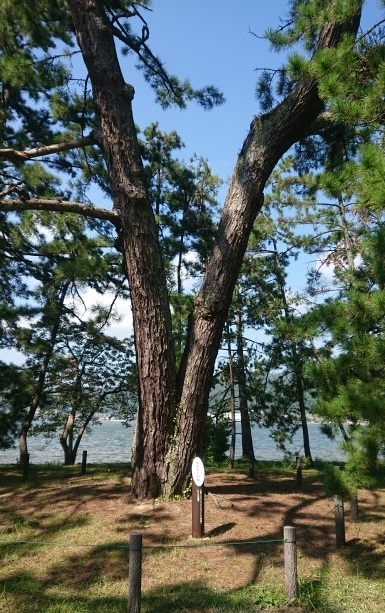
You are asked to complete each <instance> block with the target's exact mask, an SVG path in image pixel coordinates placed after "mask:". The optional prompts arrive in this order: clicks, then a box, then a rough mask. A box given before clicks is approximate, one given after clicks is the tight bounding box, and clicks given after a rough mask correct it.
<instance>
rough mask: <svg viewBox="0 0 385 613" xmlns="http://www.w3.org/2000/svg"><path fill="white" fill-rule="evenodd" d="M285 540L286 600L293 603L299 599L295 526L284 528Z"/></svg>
mask: <svg viewBox="0 0 385 613" xmlns="http://www.w3.org/2000/svg"><path fill="white" fill-rule="evenodd" d="M283 540H284V558H285V588H286V598H287V600H288V601H289V602H293V601H295V600H297V597H298V575H297V540H296V529H295V528H294V527H293V526H285V527H284V529H283Z"/></svg>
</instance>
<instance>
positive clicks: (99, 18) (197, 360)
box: [67, 0, 359, 497]
mask: <svg viewBox="0 0 385 613" xmlns="http://www.w3.org/2000/svg"><path fill="white" fill-rule="evenodd" d="M67 3H68V6H69V8H70V11H71V13H72V17H73V22H74V27H75V31H76V35H77V38H78V41H79V45H80V48H81V50H82V54H83V57H84V60H85V63H86V66H87V69H88V72H89V75H90V80H91V83H92V88H93V94H94V102H95V107H96V109H97V112H98V115H99V120H100V130H101V145H102V148H103V152H104V156H105V160H106V163H107V167H108V171H109V175H110V179H111V188H112V194H113V201H114V208H115V209H116V210H117V211H118V212H119V219H120V224H119V231H120V233H121V239H122V244H123V253H124V259H125V266H126V269H127V275H128V280H129V284H130V289H131V301H132V309H133V323H134V331H135V343H136V350H137V367H138V377H139V410H138V418H137V433H136V446H135V450H134V453H133V476H132V491H133V494H134V496H136V497H154V496H158V495H159V494H163V495H165V496H168V495H171V494H174V493H179V492H181V491H183V489H184V488H185V487H186V485H187V484H188V481H189V479H190V473H191V463H192V460H193V457H194V456H195V455H196V454H198V455H200V454H201V452H202V447H203V433H204V427H205V417H206V414H207V408H208V396H209V390H210V384H211V380H212V374H213V369H214V364H215V359H216V356H217V352H218V348H219V343H220V339H221V334H222V330H223V326H224V324H225V321H226V317H227V312H228V309H229V306H230V302H231V296H232V292H233V290H234V286H235V283H236V279H237V275H238V272H239V269H240V266H241V263H242V259H243V255H244V253H245V250H246V246H247V241H248V237H249V234H250V231H251V229H252V226H253V223H254V219H255V216H256V214H257V213H258V211H259V210H260V208H261V206H262V203H263V189H264V186H265V183H266V181H267V179H268V177H269V175H270V173H271V171H272V170H273V168H274V166H275V165H276V163H277V162H278V160H279V159H280V158H281V156H282V155H283V154H284V153H285V152H286V151H287V150H288V148H289V147H290V146H291V145H292V144H293V143H295V142H296V141H297V140H298V139H299V138H300V137H301V135H302V134H303V133H304V131H305V130H307V131H308V128H309V125H310V124H311V123H312V122H313V121H314V120H315V119H316V118H317V116H318V114H319V113H320V111H321V110H322V108H323V103H322V102H321V100H320V99H319V96H318V93H317V86H316V83H315V82H314V81H311V80H309V81H307V82H305V83H300V84H298V85H297V86H295V87H294V88H293V90H292V91H291V93H290V94H289V95H288V97H287V98H286V100H285V101H284V102H283V103H281V104H280V105H279V106H278V107H276V108H275V109H274V110H273V111H271V112H270V113H267V114H265V115H263V116H262V117H256V118H255V119H254V120H253V121H252V123H251V126H250V131H249V135H248V136H247V139H246V141H245V143H244V145H243V147H242V149H241V152H240V154H239V157H238V161H237V164H236V168H235V171H234V174H233V177H232V180H231V183H230V187H229V192H228V195H227V198H226V202H225V205H224V211H223V215H222V220H221V223H220V226H219V229H218V236H217V239H216V243H215V246H214V250H213V254H212V257H211V258H210V260H209V262H208V265H207V270H206V274H205V277H204V280H203V284H202V287H201V290H200V292H199V295H198V296H197V299H196V301H195V307H194V310H193V313H192V314H191V319H190V328H189V334H188V342H187V345H186V348H185V351H184V355H183V359H182V364H181V368H180V373H179V376H178V381H176V372H175V359H174V342H173V337H172V328H171V315H170V308H169V302H168V296H167V285H166V277H165V273H164V268H163V264H162V258H161V253H160V247H159V243H158V235H157V227H156V223H155V219H154V215H153V212H152V209H151V203H150V202H149V199H148V197H147V192H146V186H145V177H144V173H143V167H142V163H141V159H140V152H139V147H138V142H137V136H136V129H135V123H134V120H133V116H132V99H133V96H134V90H133V88H132V87H131V86H130V85H127V84H126V83H125V82H124V79H123V76H122V73H121V70H120V66H119V61H118V58H117V55H116V50H115V46H114V39H113V33H112V30H111V28H110V27H109V24H108V20H107V17H106V15H105V13H104V10H103V4H102V3H100V2H98V0H67ZM358 23H359V19H358V21H357V23H355V24H354V28H355V29H356V28H357V27H358ZM350 28H351V29H353V27H352V24H350ZM344 30H346V28H345V27H344V26H343V25H341V24H339V25H331V24H330V25H327V26H326V27H325V28H324V30H323V32H322V34H321V36H320V42H319V47H324V46H333V45H335V44H336V43H337V42H338V41H339V40H340V37H341V33H342V32H343V31H344Z"/></svg>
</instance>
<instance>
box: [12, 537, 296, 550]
mask: <svg viewBox="0 0 385 613" xmlns="http://www.w3.org/2000/svg"><path fill="white" fill-rule="evenodd" d="M285 542H286V541H285V540H284V539H269V540H257V541H227V542H219V543H207V542H206V543H202V542H200V543H190V544H188V545H182V544H180V545H178V544H173V545H164V544H163V545H143V549H176V548H180V549H191V548H196V547H241V546H247V545H260V544H266V543H285ZM0 545H40V546H46V547H68V548H73V547H89V548H90V547H91V548H98V549H130V546H129V545H109V544H107V543H106V544H103V543H100V544H97V543H96V544H95V543H94V544H93V545H91V544H90V545H87V544H82V543H70V544H68V543H61V542H60V541H28V540H18V539H5V540H0Z"/></svg>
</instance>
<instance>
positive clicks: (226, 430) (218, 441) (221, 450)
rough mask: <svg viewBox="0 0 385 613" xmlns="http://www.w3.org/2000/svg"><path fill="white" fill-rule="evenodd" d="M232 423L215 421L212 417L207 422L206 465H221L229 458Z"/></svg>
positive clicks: (226, 420)
mask: <svg viewBox="0 0 385 613" xmlns="http://www.w3.org/2000/svg"><path fill="white" fill-rule="evenodd" d="M230 428H231V426H230V421H229V420H228V419H219V420H215V419H214V418H213V417H212V416H211V415H208V416H207V420H206V437H205V446H204V454H203V456H204V460H205V462H206V464H220V463H221V462H224V461H225V460H226V458H227V454H228V450H229V436H230V431H231V430H230Z"/></svg>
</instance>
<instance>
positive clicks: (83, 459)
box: [81, 450, 87, 475]
mask: <svg viewBox="0 0 385 613" xmlns="http://www.w3.org/2000/svg"><path fill="white" fill-rule="evenodd" d="M86 470H87V451H86V450H84V451H83V457H82V470H81V474H82V475H85V474H86Z"/></svg>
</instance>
